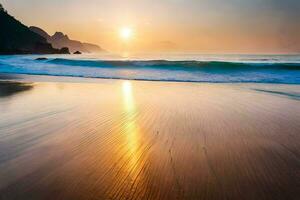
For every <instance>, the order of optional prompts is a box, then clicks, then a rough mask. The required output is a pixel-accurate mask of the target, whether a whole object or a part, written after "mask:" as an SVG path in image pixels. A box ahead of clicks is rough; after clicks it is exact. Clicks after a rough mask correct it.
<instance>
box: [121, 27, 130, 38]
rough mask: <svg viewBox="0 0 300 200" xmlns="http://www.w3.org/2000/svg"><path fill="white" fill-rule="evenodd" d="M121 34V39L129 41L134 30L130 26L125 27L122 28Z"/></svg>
mask: <svg viewBox="0 0 300 200" xmlns="http://www.w3.org/2000/svg"><path fill="white" fill-rule="evenodd" d="M119 34H120V37H121V39H123V40H125V41H127V40H129V39H130V38H132V36H133V30H132V29H131V28H129V27H123V28H121V29H120V32H119Z"/></svg>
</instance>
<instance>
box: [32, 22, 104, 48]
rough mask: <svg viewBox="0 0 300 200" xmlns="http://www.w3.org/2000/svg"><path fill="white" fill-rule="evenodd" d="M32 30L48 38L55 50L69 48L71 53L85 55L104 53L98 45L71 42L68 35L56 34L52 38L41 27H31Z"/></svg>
mask: <svg viewBox="0 0 300 200" xmlns="http://www.w3.org/2000/svg"><path fill="white" fill-rule="evenodd" d="M30 30H31V31H33V32H35V33H37V34H39V35H40V36H42V37H44V38H46V39H47V41H48V42H50V43H51V44H52V45H53V47H55V48H61V47H68V48H69V49H70V51H71V52H76V51H80V52H84V53H95V52H101V51H104V50H103V49H102V48H101V47H99V46H98V45H95V44H89V43H82V42H80V41H76V40H71V39H70V38H69V37H68V35H65V34H64V33H62V32H56V33H55V34H54V35H53V36H50V35H49V34H48V33H47V32H46V31H44V30H43V29H41V28H39V27H35V26H31V27H30Z"/></svg>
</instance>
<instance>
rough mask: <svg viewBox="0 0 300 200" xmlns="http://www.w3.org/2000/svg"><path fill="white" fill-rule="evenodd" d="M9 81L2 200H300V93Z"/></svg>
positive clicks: (281, 87) (288, 88) (0, 95)
mask: <svg viewBox="0 0 300 200" xmlns="http://www.w3.org/2000/svg"><path fill="white" fill-rule="evenodd" d="M0 77H1V82H0V119H1V120H0V199H1V200H40V199H43V200H47V199H49V200H53V199H70V200H71V199H72V200H75V199H76V200H94V199H153V200H154V199H179V200H184V199H206V200H210V199H211V200H214V199H215V200H217V199H228V200H232V199H237V200H238V199H243V200H248V199H249V200H252V199H270V200H271V199H272V200H275V199H278V200H279V199H280V200H282V199H295V200H296V199H298V198H299V195H300V192H299V178H300V177H299V175H300V171H299V170H300V160H299V158H300V134H299V133H300V92H299V91H300V86H299V85H293V84H266V83H264V84H254V83H234V84H233V83H188V82H163V81H156V82H155V81H132V80H110V79H84V78H63V77H47V78H45V77H43V76H27V75H18V76H17V75H14V76H12V77H10V76H9V75H3V76H0Z"/></svg>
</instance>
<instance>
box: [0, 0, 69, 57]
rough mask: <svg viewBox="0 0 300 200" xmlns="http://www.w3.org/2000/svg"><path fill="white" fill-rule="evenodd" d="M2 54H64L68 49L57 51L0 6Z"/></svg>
mask: <svg viewBox="0 0 300 200" xmlns="http://www.w3.org/2000/svg"><path fill="white" fill-rule="evenodd" d="M0 27H1V31H0V54H63V53H69V50H68V49H67V48H63V49H55V48H53V47H52V45H51V44H50V43H48V42H47V40H46V39H45V38H43V37H42V36H40V35H39V34H36V33H35V32H32V31H31V30H30V29H29V28H28V27H27V26H25V25H23V24H22V23H21V22H19V21H18V20H16V19H15V18H14V17H12V16H10V15H9V14H8V13H7V12H6V10H5V9H4V8H3V7H2V5H1V4H0Z"/></svg>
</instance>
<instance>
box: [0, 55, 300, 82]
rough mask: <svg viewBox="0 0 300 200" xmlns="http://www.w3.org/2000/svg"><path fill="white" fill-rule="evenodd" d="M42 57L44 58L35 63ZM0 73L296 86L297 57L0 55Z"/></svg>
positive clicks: (299, 59)
mask: <svg viewBox="0 0 300 200" xmlns="http://www.w3.org/2000/svg"><path fill="white" fill-rule="evenodd" d="M40 57H44V58H47V60H36V59H37V58H40ZM0 73H9V74H30V75H49V76H70V77H84V78H106V79H126V80H149V81H176V82H211V83H274V84H276V83H278V84H279V83H280V84H300V55H211V54H210V55H204V54H156V55H150V54H148V55H135V56H131V57H129V58H124V57H120V56H117V55H112V54H98V55H96V54H90V55H14V56H0Z"/></svg>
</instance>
